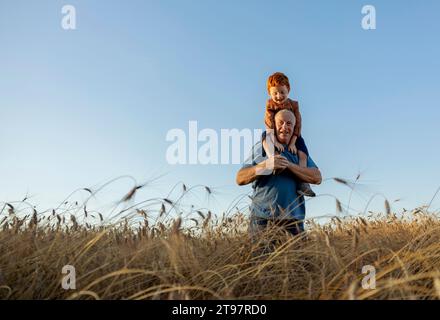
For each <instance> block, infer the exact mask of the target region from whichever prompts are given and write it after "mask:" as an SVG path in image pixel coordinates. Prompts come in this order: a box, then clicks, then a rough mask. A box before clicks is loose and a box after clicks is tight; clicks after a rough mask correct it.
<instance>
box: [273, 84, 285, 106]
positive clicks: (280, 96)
mask: <svg viewBox="0 0 440 320" xmlns="http://www.w3.org/2000/svg"><path fill="white" fill-rule="evenodd" d="M269 94H270V97H271V99H272V100H273V101H274V102H275V103H276V104H283V103H284V102H286V101H287V98H288V97H289V90H288V89H287V87H286V86H284V85H283V86H276V87H270V89H269Z"/></svg>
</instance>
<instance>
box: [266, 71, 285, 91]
mask: <svg viewBox="0 0 440 320" xmlns="http://www.w3.org/2000/svg"><path fill="white" fill-rule="evenodd" d="M276 86H286V87H287V90H289V91H290V83H289V78H288V77H287V76H286V75H285V74H284V73H282V72H275V73H274V74H272V75H271V76H270V77H269V79H267V91H268V92H269V93H270V88H271V87H276Z"/></svg>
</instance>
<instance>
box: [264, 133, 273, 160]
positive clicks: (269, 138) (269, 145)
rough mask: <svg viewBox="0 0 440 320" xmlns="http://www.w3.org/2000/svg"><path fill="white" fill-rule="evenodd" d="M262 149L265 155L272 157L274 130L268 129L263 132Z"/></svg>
mask: <svg viewBox="0 0 440 320" xmlns="http://www.w3.org/2000/svg"><path fill="white" fill-rule="evenodd" d="M263 149H264V151H265V152H266V155H267V156H269V157H273V156H274V155H275V146H274V131H273V130H271V129H269V130H267V131H266V132H265V134H264V133H263Z"/></svg>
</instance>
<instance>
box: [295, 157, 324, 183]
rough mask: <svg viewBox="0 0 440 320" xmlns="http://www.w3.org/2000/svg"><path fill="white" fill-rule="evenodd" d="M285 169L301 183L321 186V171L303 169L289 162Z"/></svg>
mask: <svg viewBox="0 0 440 320" xmlns="http://www.w3.org/2000/svg"><path fill="white" fill-rule="evenodd" d="M287 169H288V170H289V171H290V172H291V173H292V174H293V175H295V176H296V177H297V178H298V179H299V180H301V181H304V182H307V183H312V184H321V182H322V176H321V171H319V169H318V168H303V167H300V166H299V165H297V164H295V163H291V162H289V164H288V166H287Z"/></svg>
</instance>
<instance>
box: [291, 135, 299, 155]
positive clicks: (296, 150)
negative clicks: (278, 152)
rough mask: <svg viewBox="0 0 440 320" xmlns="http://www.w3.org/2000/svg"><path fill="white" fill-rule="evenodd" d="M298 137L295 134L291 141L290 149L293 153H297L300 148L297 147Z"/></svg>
mask: <svg viewBox="0 0 440 320" xmlns="http://www.w3.org/2000/svg"><path fill="white" fill-rule="evenodd" d="M296 139H297V137H296V136H293V137H292V139H290V142H289V151H290V152H292V153H293V154H296V153H297V152H298V149H297V148H296Z"/></svg>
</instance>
